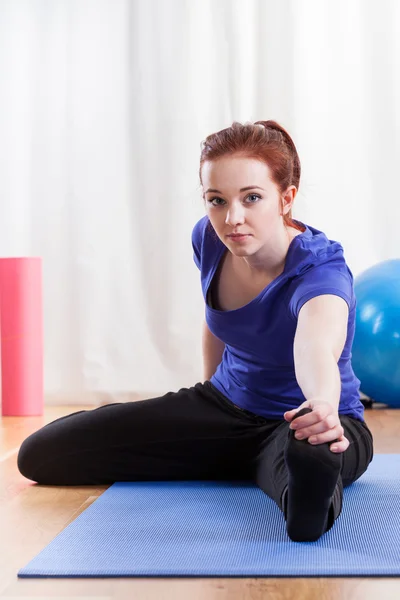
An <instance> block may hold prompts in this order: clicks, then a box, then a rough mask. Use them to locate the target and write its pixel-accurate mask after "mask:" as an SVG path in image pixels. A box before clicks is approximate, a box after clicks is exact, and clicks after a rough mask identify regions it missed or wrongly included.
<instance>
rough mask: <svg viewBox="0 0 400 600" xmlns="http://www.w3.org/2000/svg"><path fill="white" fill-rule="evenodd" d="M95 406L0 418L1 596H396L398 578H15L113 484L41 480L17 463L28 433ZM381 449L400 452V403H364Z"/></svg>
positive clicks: (201, 599) (246, 599) (224, 599)
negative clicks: (372, 406)
mask: <svg viewBox="0 0 400 600" xmlns="http://www.w3.org/2000/svg"><path fill="white" fill-rule="evenodd" d="M93 408H94V407H93V406H83V407H82V406H79V407H76V406H51V407H46V409H45V414H44V415H43V417H2V419H1V422H0V424H1V425H0V507H1V511H0V598H1V600H5V599H7V598H9V599H11V598H13V599H16V598H20V599H22V598H24V599H25V600H27V599H28V598H36V599H37V598H46V599H50V598H71V599H77V600H83V599H86V598H87V599H90V600H96V599H97V600H111V599H112V600H124V599H128V598H129V600H131V599H132V598H135V599H140V600H142V599H145V600H165V599H169V598H171V599H174V600H175V599H176V600H181V599H182V600H183V599H185V600H188V599H190V600H206V599H207V600H228V599H229V600H236V599H238V600H239V599H240V600H259V599H260V600H261V599H262V598H263V599H265V598H268V599H269V600H287V599H291V600H292V599H294V598H295V599H296V600H303V599H304V600H314V599H315V600H342V599H343V600H369V599H371V600H372V599H373V600H376V598H377V597H378V596H380V597H381V598H382V600H399V598H400V580H399V579H398V578H376V577H371V578H365V577H361V578H357V577H351V578H331V577H329V578H198V579H195V578H103V579H101V578H100V579H95V578H91V579H67V578H66V579H18V578H17V572H18V571H19V569H21V568H22V567H24V566H25V565H26V564H27V563H28V562H29V561H30V560H31V559H32V558H33V557H34V556H36V555H37V554H38V553H39V552H40V551H41V550H42V549H43V548H44V547H45V546H46V545H47V544H49V543H50V542H51V540H53V539H54V537H55V536H56V535H57V534H58V533H59V532H60V531H62V530H63V529H64V528H65V527H67V525H69V523H71V522H72V521H73V520H75V519H76V518H77V516H78V515H79V514H80V513H81V512H82V511H84V510H85V509H86V508H87V507H88V506H90V504H91V503H92V502H94V501H95V500H96V498H98V497H99V495H101V494H102V493H103V492H104V491H105V490H106V489H107V488H108V487H109V486H73V487H58V486H38V485H36V484H35V483H34V482H32V481H30V480H28V479H26V478H25V477H23V476H22V475H21V474H20V473H19V471H18V468H17V462H16V461H17V452H18V449H19V446H20V445H21V443H22V442H23V440H24V439H25V438H26V437H28V435H30V434H31V433H33V432H34V431H36V430H37V429H39V428H40V427H42V426H43V425H45V424H46V423H49V422H51V421H53V420H54V419H56V418H58V417H61V416H64V415H67V414H70V413H72V412H76V411H78V410H85V409H88V410H91V409H93ZM365 419H366V421H367V424H368V426H369V427H370V429H371V431H372V434H373V436H374V449H375V453H376V454H380V453H400V410H386V409H384V410H382V409H381V410H379V409H378V410H375V409H372V410H366V411H365Z"/></svg>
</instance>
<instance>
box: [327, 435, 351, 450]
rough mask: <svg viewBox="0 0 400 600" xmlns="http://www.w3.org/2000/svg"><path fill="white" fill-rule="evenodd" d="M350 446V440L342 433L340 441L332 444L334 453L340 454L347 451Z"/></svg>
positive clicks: (331, 448) (331, 447)
mask: <svg viewBox="0 0 400 600" xmlns="http://www.w3.org/2000/svg"><path fill="white" fill-rule="evenodd" d="M349 446H350V442H349V440H348V439H347V438H346V437H344V436H343V435H342V436H341V438H340V440H339V441H338V442H335V443H333V444H331V446H330V450H331V452H333V453H334V454H338V453H340V452H345V451H346V450H347V448H348V447H349ZM334 448H335V449H334Z"/></svg>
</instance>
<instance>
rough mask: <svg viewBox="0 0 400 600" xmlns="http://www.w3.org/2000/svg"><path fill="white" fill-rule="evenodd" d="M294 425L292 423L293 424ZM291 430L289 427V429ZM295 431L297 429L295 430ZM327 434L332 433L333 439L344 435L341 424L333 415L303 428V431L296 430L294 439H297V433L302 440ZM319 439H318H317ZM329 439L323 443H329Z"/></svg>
mask: <svg viewBox="0 0 400 600" xmlns="http://www.w3.org/2000/svg"><path fill="white" fill-rule="evenodd" d="M293 425H294V423H293ZM290 428H291V427H290ZM296 429H297V428H296ZM328 432H333V433H334V434H335V439H336V438H339V437H340V436H341V435H343V434H344V429H343V427H342V424H341V423H340V421H339V423H338V419H337V417H336V416H335V415H328V417H326V419H324V420H323V421H318V422H317V423H315V424H314V425H312V426H310V427H305V428H304V429H303V428H301V429H297V430H296V434H295V437H296V438H298V436H297V433H301V434H302V437H303V439H304V438H310V437H314V436H321V435H322V434H324V433H328ZM318 439H320V438H318ZM330 439H331V438H329V440H327V439H325V441H326V442H327V441H330Z"/></svg>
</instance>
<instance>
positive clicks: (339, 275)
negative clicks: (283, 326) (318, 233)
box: [289, 260, 354, 319]
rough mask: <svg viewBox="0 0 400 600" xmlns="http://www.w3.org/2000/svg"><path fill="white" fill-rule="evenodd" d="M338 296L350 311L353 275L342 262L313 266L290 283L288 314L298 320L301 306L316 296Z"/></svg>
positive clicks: (352, 297) (352, 294)
mask: <svg viewBox="0 0 400 600" xmlns="http://www.w3.org/2000/svg"><path fill="white" fill-rule="evenodd" d="M323 294H333V295H335V296H340V297H341V298H343V300H345V302H346V303H347V305H348V307H349V310H351V308H352V305H353V299H354V289H353V275H352V273H351V271H350V269H349V268H348V267H347V265H346V263H345V262H344V260H341V261H338V260H334V261H330V262H326V263H323V264H320V265H317V266H314V267H313V268H311V269H310V270H309V271H307V272H306V273H305V274H304V275H301V276H300V277H298V278H296V279H295V280H294V281H293V282H292V286H291V289H290V290H289V312H290V314H291V316H292V317H293V318H295V319H297V318H298V315H299V312H300V309H301V307H302V306H303V304H305V303H306V302H308V300H311V298H314V297H316V296H322V295H323Z"/></svg>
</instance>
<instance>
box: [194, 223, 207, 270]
mask: <svg viewBox="0 0 400 600" xmlns="http://www.w3.org/2000/svg"><path fill="white" fill-rule="evenodd" d="M203 231H204V217H203V218H202V219H200V221H198V222H197V223H196V225H195V226H194V227H193V231H192V248H193V260H194V262H195V264H196V267H197V268H198V269H199V270H201V249H202V244H203Z"/></svg>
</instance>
